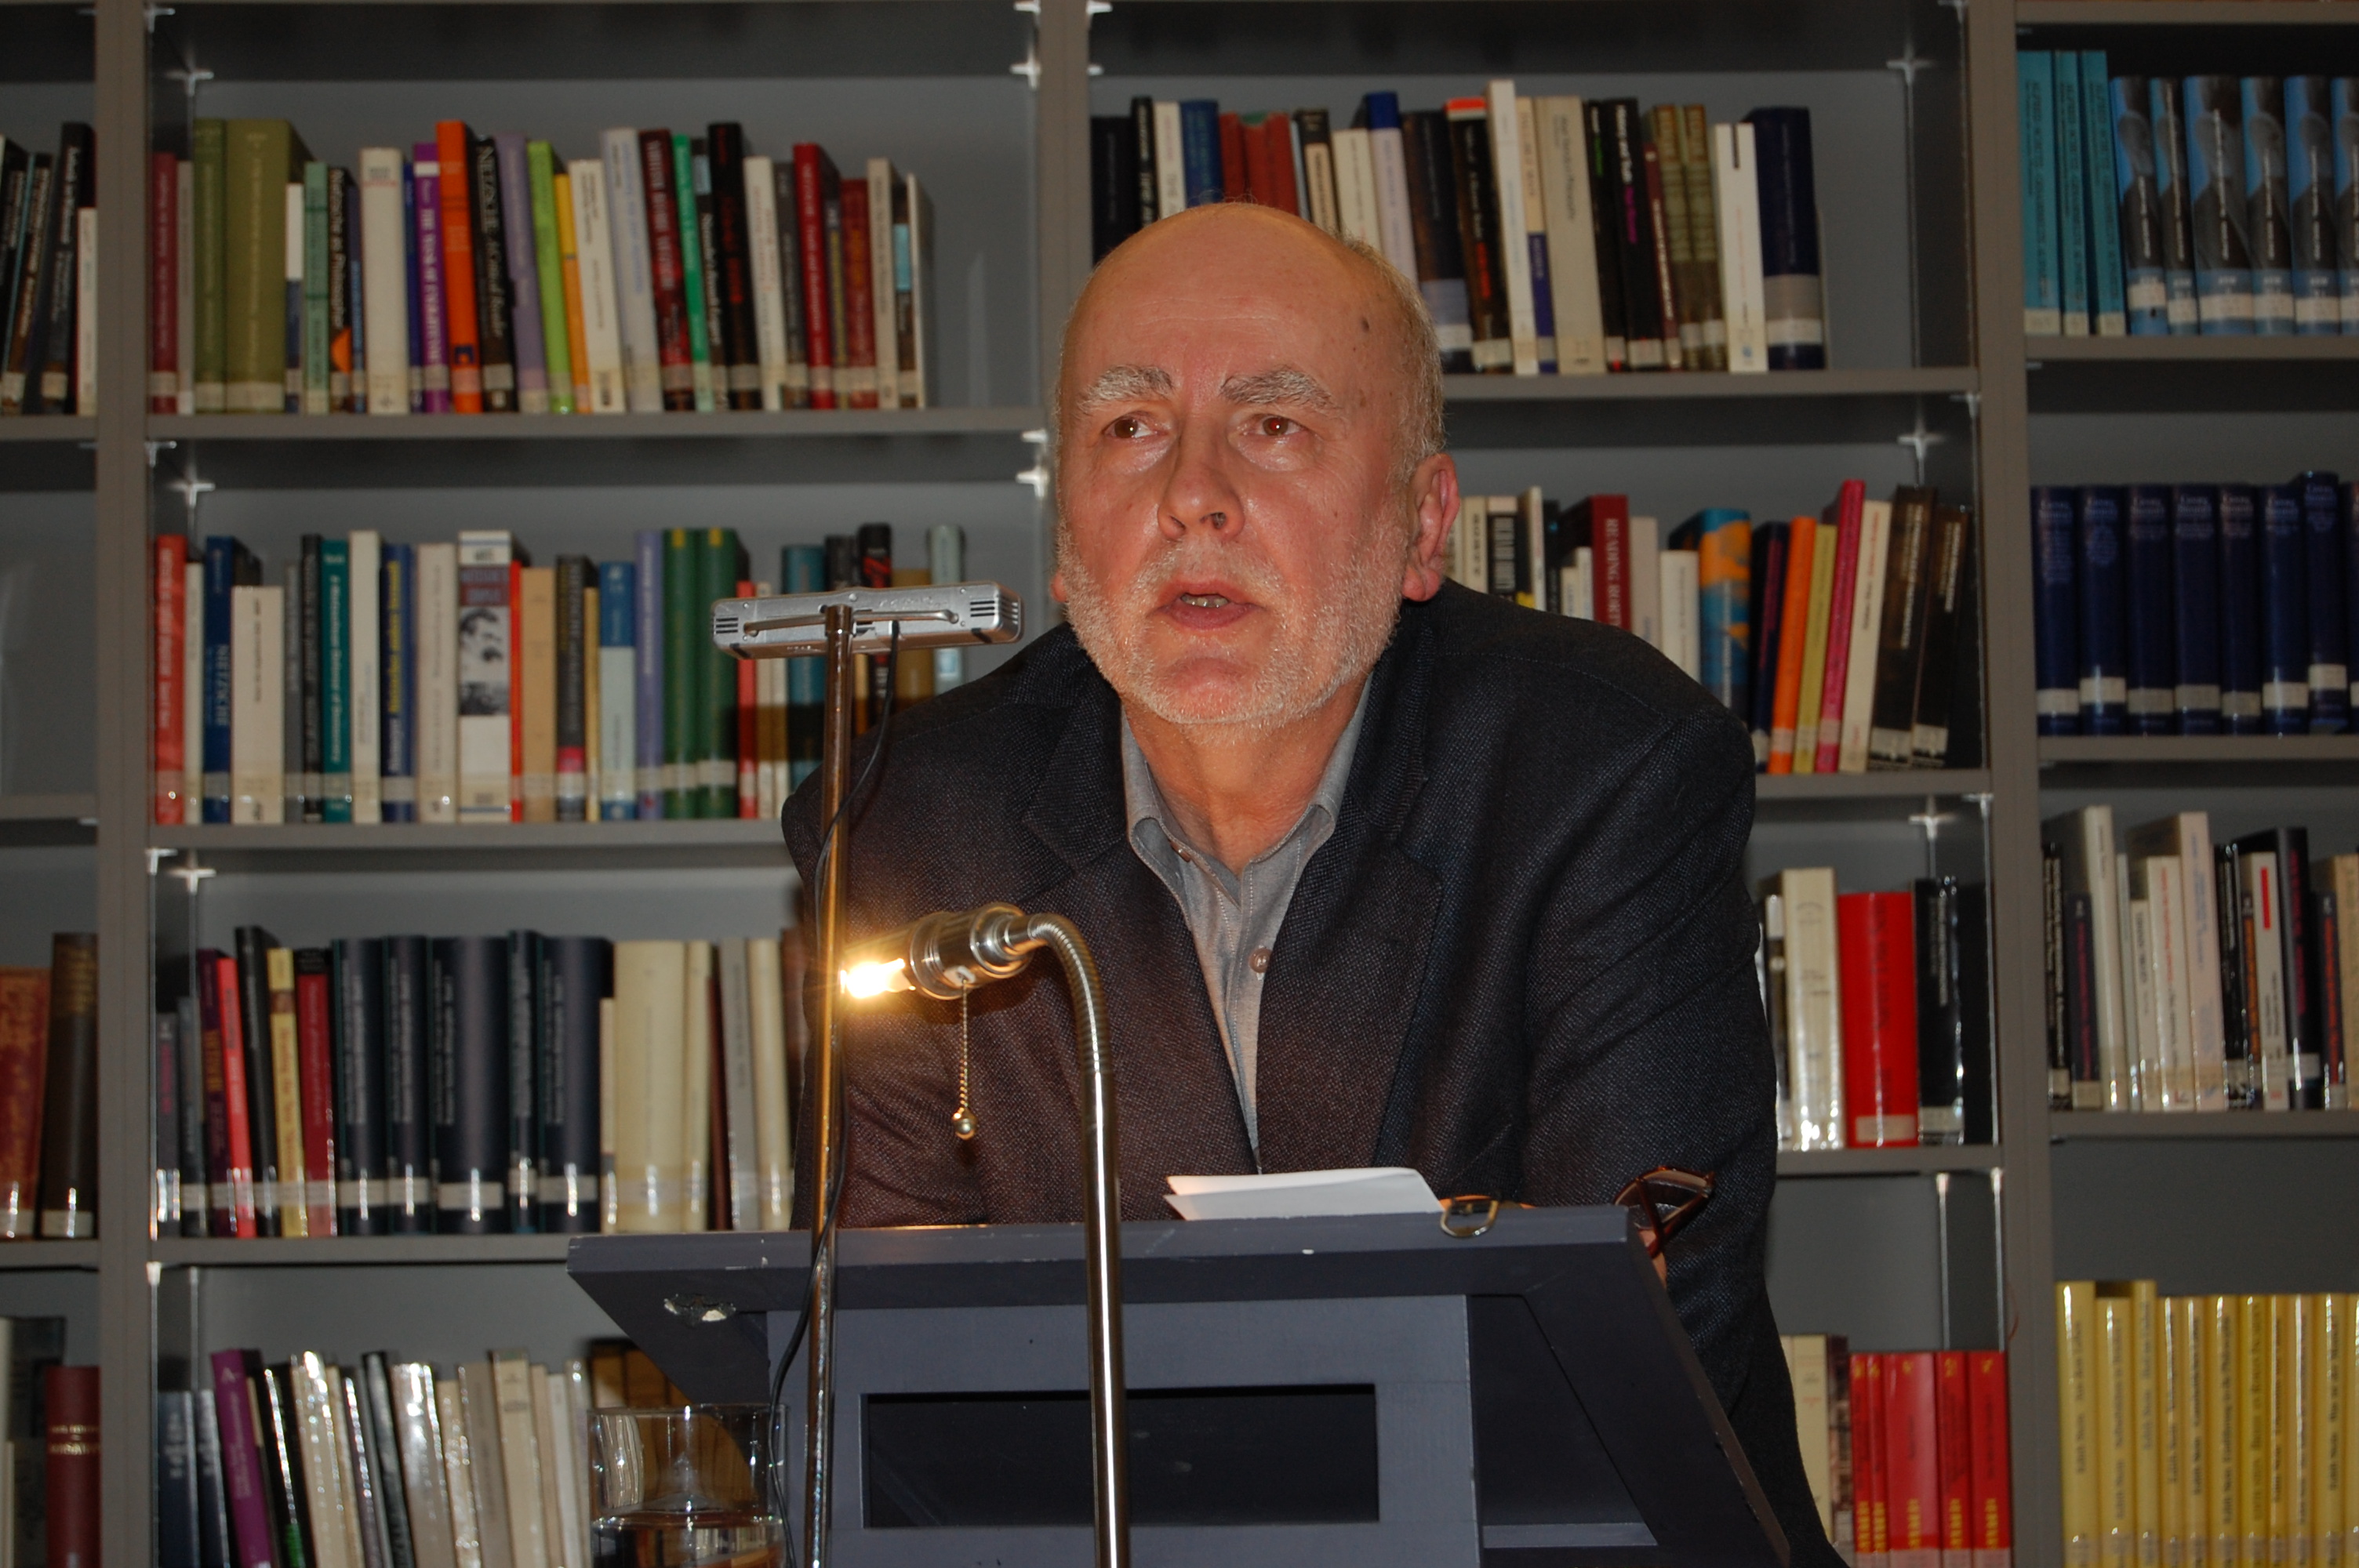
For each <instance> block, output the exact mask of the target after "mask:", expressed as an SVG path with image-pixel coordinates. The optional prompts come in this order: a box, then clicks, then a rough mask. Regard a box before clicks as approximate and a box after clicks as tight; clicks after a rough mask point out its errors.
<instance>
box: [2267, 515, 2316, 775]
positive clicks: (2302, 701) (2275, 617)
mask: <svg viewBox="0 0 2359 1568" xmlns="http://www.w3.org/2000/svg"><path fill="white" fill-rule="evenodd" d="M2260 503H2261V515H2260V558H2261V726H2262V728H2263V729H2264V730H2267V732H2268V733H2269V734H2272V735H2300V734H2305V733H2307V732H2308V731H2309V730H2310V587H2309V584H2308V583H2307V582H2306V581H2305V580H2304V579H2305V578H2306V577H2307V575H2308V573H2309V569H2310V542H2309V540H2308V539H2306V538H2305V537H2304V536H2303V535H2304V533H2305V529H2304V528H2303V526H2302V515H2301V486H2299V485H2298V484H2271V485H2264V486H2262V487H2261V491H2260Z"/></svg>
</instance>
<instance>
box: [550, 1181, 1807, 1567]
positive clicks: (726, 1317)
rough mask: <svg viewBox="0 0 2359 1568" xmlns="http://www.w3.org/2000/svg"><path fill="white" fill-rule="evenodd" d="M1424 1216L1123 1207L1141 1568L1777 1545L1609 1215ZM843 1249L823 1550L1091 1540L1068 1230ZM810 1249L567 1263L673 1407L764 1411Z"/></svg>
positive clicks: (1449, 1563)
mask: <svg viewBox="0 0 2359 1568" xmlns="http://www.w3.org/2000/svg"><path fill="white" fill-rule="evenodd" d="M1440 1218H1441V1216H1440V1212H1439V1210H1438V1209H1433V1208H1429V1209H1427V1210H1425V1211H1424V1212H1422V1213H1377V1214H1351V1215H1343V1216H1326V1217H1308V1218H1248V1219H1203V1220H1196V1221H1186V1220H1178V1219H1174V1220H1170V1221H1166V1222H1133V1223H1130V1224H1126V1225H1125V1226H1124V1227H1122V1253H1123V1265H1122V1266H1123V1299H1124V1334H1125V1351H1124V1355H1125V1382H1126V1384H1127V1386H1128V1390H1129V1393H1128V1400H1129V1403H1128V1415H1129V1423H1128V1424H1129V1428H1130V1455H1129V1463H1130V1507H1131V1523H1132V1532H1131V1539H1132V1542H1133V1546H1134V1550H1135V1552H1136V1559H1137V1561H1138V1563H1140V1564H1141V1568H1180V1565H1182V1564H1185V1565H1187V1568H1572V1565H1581V1568H1653V1565H1668V1568H1686V1565H1690V1564H1693V1565H1695V1568H1779V1565H1781V1564H1783V1563H1786V1562H1787V1560H1788V1551H1787V1545H1786V1541H1785V1537H1784V1535H1783V1534H1782V1533H1781V1532H1780V1530H1778V1527H1777V1521H1776V1519H1775V1518H1774V1516H1773V1515H1772V1513H1771V1511H1770V1509H1769V1505H1768V1503H1767V1499H1766V1498H1764V1497H1763V1495H1762V1492H1761V1489H1760V1487H1759V1486H1758V1485H1757V1484H1756V1481H1755V1479H1754V1476H1753V1471H1752V1468H1751V1466H1750V1465H1748V1464H1747V1463H1746V1461H1745V1454H1744V1453H1743V1451H1742V1450H1741V1449H1740V1447H1739V1446H1738V1444H1737V1442H1736V1438H1735V1436H1734V1433H1732V1432H1731V1431H1730V1428H1729V1425H1728V1422H1727V1420H1726V1418H1725V1417H1724V1416H1723V1413H1722V1411H1721V1408H1720V1402H1719V1400H1717V1399H1716V1398H1715V1397H1714V1396H1713V1394H1712V1387H1711V1385H1710V1384H1709V1383H1708V1382H1707V1381H1706V1380H1705V1378H1704V1374H1703V1369H1702V1368H1701V1366H1700V1365H1698V1363H1697V1361H1696V1358H1695V1355H1694V1352H1693V1351H1692V1349H1691V1348H1690V1346H1689V1344H1688V1340H1687V1336H1686V1335H1685V1333H1683V1332H1682V1331H1681V1329H1680V1325H1679V1321H1678V1319H1677V1318H1676V1316H1674V1314H1673V1313H1672V1310H1671V1303H1670V1299H1669V1296H1668V1295H1667V1294H1666V1293H1665V1292H1664V1290H1663V1286H1662V1283H1661V1281H1659V1280H1658V1278H1657V1276H1656V1273H1655V1270H1654V1266H1653V1264H1652V1263H1651V1262H1650V1261H1649V1260H1647V1255H1646V1251H1645V1249H1644V1248H1643V1247H1642V1246H1641V1245H1640V1244H1639V1242H1638V1240H1637V1239H1636V1235H1635V1234H1634V1232H1633V1230H1632V1228H1631V1220H1630V1217H1629V1214H1628V1212H1627V1211H1626V1210H1625V1209H1621V1208H1615V1207H1591V1208H1547V1209H1524V1208H1509V1207H1503V1208H1501V1209H1500V1210H1499V1212H1498V1215H1497V1217H1496V1219H1495V1222H1494V1223H1493V1224H1491V1225H1490V1226H1489V1227H1488V1228H1487V1229H1485V1230H1484V1231H1483V1232H1482V1233H1481V1234H1479V1235H1476V1236H1473V1237H1461V1236H1458V1235H1453V1234H1451V1233H1450V1232H1448V1231H1445V1230H1444V1229H1443V1228H1442V1227H1441V1224H1440ZM839 1246H840V1250H839V1252H838V1254H837V1265H836V1266H837V1270H838V1275H837V1296H836V1314H837V1315H836V1336H837V1337H836V1355H837V1375H836V1398H837V1406H836V1408H837V1411H839V1415H838V1420H839V1422H841V1423H842V1424H840V1425H839V1426H838V1428H837V1436H836V1449H835V1453H836V1455H837V1460H836V1463H837V1465H838V1466H839V1469H838V1478H837V1485H836V1491H835V1502H834V1507H833V1509H832V1513H833V1529H832V1546H831V1561H832V1562H835V1563H842V1564H844V1565H845V1568H872V1565H873V1568H886V1565H890V1568H932V1565H935V1564H940V1565H944V1568H947V1565H950V1564H953V1563H956V1564H973V1563H1009V1564H1016V1563H1020V1564H1025V1565H1027V1568H1069V1565H1070V1568H1082V1565H1083V1564H1086V1563H1089V1562H1090V1561H1091V1560H1092V1551H1091V1530H1090V1523H1091V1517H1092V1513H1091V1491H1090V1438H1089V1421H1088V1416H1089V1396H1088V1388H1089V1378H1088V1370H1087V1367H1086V1365H1085V1357H1084V1337H1085V1331H1084V1320H1083V1312H1084V1308H1083V1299H1084V1298H1083V1290H1084V1282H1083V1275H1082V1233H1081V1230H1080V1227H1076V1226H1070V1225H1040V1226H971V1227H919V1228H910V1229H886V1230H845V1231H844V1232H843V1234H842V1238H841V1241H840V1244H839ZM809 1256H810V1238H809V1236H808V1235H807V1234H806V1233H804V1232H801V1231H772V1232H746V1233H729V1232H721V1233H712V1234H706V1235H700V1236H585V1237H580V1238H576V1239H575V1240H574V1242H573V1244H572V1249H571V1254H570V1256H569V1260H568V1263H567V1268H568V1270H569V1271H570V1272H571V1274H572V1276H573V1278H574V1280H575V1281H577V1282H578V1283H579V1284H581V1285H582V1288H583V1289H584V1290H586V1291H588V1292H589V1293H590V1294H591V1296H592V1298H593V1299H594V1300H595V1301H596V1302H597V1303H598V1304H599V1305H600V1306H602V1307H603V1308H604V1309H605V1311H606V1313H607V1314H608V1315H609V1316H611V1317H612V1318H613V1319H614V1323H615V1324H616V1325H618V1326H619V1327H620V1328H621V1329H622V1330H623V1331H624V1332H625V1333H626V1334H628V1335H630V1336H631V1337H632V1338H633V1339H635V1340H636V1341H637V1343H638V1345H639V1346H640V1348H642V1349H643V1350H645V1351H646V1352H647V1354H648V1355H649V1356H651V1357H654V1358H655V1361H656V1363H657V1365H658V1366H659V1367H661V1368H663V1369H664V1371H665V1373H666V1374H667V1375H668V1376H669V1377H670V1378H671V1379H672V1380H673V1381H674V1382H676V1383H678V1384H679V1387H680V1388H681V1389H682V1390H685V1391H686V1392H687V1393H688V1395H689V1397H690V1398H691V1399H693V1400H716V1401H720V1400H755V1401H758V1400H763V1399H766V1397H767V1396H768V1390H769V1369H770V1357H772V1356H773V1355H775V1354H777V1351H778V1350H779V1349H781V1348H783V1347H784V1346H785V1344H786V1341H787V1338H788V1335H789V1334H791V1333H792V1331H793V1327H794V1323H795V1317H796V1314H797V1312H798V1310H799V1307H800V1306H801V1303H802V1300H803V1296H804V1293H805V1287H806V1283H807V1280H808V1261H809ZM787 1386H788V1390H789V1391H790V1394H799V1390H800V1386H801V1385H800V1379H799V1375H798V1376H797V1377H795V1378H791V1379H788V1385H787ZM798 1402H799V1401H798ZM787 1425H788V1430H789V1432H790V1433H791V1434H792V1444H793V1445H792V1448H791V1449H790V1451H789V1452H788V1454H787V1455H786V1457H787V1460H788V1474H790V1475H793V1476H800V1475H801V1473H802V1470H801V1466H802V1460H801V1454H800V1452H799V1450H800V1432H801V1422H800V1421H799V1418H797V1419H793V1420H790V1421H789V1422H788V1423H787Z"/></svg>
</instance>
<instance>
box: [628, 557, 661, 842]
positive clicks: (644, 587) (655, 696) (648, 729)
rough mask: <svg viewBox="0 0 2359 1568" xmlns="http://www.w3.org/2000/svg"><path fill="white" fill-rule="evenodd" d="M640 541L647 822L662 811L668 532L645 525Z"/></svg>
mask: <svg viewBox="0 0 2359 1568" xmlns="http://www.w3.org/2000/svg"><path fill="white" fill-rule="evenodd" d="M636 543H637V550H636V554H637V556H638V568H639V574H638V575H639V597H638V603H637V604H636V607H635V608H636V622H637V632H638V635H637V638H636V643H637V646H638V651H639V652H638V659H637V661H636V666H635V667H636V674H637V676H638V682H637V691H636V701H635V702H634V703H633V712H632V724H633V727H634V728H633V737H634V740H635V742H636V749H637V752H638V756H637V758H636V764H637V768H638V775H639V776H638V785H639V791H638V793H639V820H640V821H642V822H647V821H659V820H661V819H662V817H663V814H664V786H663V784H664V536H663V535H662V534H661V533H660V532H658V531H656V530H653V529H643V530H641V531H640V533H639V535H638V537H637V541H636Z"/></svg>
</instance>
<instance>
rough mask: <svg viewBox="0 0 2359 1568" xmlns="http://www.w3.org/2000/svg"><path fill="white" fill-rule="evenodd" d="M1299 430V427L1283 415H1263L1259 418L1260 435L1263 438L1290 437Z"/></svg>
mask: <svg viewBox="0 0 2359 1568" xmlns="http://www.w3.org/2000/svg"><path fill="white" fill-rule="evenodd" d="M1300 428H1301V427H1300V426H1299V425H1297V424H1296V423H1295V422H1294V421H1293V420H1291V419H1288V417H1287V416H1285V415H1283V414H1265V415H1263V416H1261V433H1262V434H1263V435H1265V436H1268V437H1272V438H1276V437H1279V436H1291V435H1292V434H1294V432H1295V431H1297V430H1299V429H1300Z"/></svg>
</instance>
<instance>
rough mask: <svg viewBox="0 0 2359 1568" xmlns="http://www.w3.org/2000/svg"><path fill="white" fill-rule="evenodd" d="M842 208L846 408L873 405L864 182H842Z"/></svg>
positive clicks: (872, 293)
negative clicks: (848, 383) (847, 384)
mask: <svg viewBox="0 0 2359 1568" xmlns="http://www.w3.org/2000/svg"><path fill="white" fill-rule="evenodd" d="M841 200H842V201H843V329H844V331H843V336H844V350H845V352H844V367H845V377H846V379H847V380H848V381H849V382H850V385H849V386H848V387H838V388H837V389H836V390H837V391H838V392H839V393H842V394H844V402H845V404H846V406H850V407H853V408H874V407H875V406H876V287H875V274H873V273H872V272H871V271H870V270H869V268H870V265H871V260H870V256H869V254H868V182H867V181H866V180H863V179H847V180H844V181H843V182H842V198H841Z"/></svg>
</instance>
